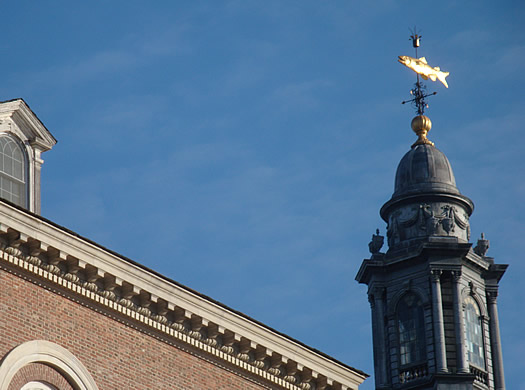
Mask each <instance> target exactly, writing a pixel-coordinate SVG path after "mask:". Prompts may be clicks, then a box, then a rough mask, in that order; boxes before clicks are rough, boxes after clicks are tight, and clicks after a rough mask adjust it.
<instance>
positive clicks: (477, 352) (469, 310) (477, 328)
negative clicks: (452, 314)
mask: <svg viewBox="0 0 525 390" xmlns="http://www.w3.org/2000/svg"><path fill="white" fill-rule="evenodd" d="M464 304H465V310H464V312H463V313H464V320H465V333H466V337H467V355H468V361H469V362H470V363H472V364H474V365H475V366H477V367H480V368H484V367H485V357H484V356H485V354H484V352H483V349H484V348H483V330H482V327H481V313H480V310H479V306H478V304H477V303H476V301H475V300H474V298H472V297H470V296H469V297H467V298H466V299H465V300H464Z"/></svg>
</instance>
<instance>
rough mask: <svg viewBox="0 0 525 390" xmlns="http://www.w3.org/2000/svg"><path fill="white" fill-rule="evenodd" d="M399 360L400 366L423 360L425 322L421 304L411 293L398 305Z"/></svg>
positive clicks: (424, 352) (424, 351)
mask: <svg viewBox="0 0 525 390" xmlns="http://www.w3.org/2000/svg"><path fill="white" fill-rule="evenodd" d="M397 325H398V331H399V358H400V363H401V365H402V366H403V365H407V364H413V363H419V362H421V361H424V360H425V354H426V347H425V322H424V310H423V303H422V301H421V299H419V297H418V296H417V295H415V294H413V293H408V294H406V295H405V296H403V298H402V299H401V301H400V302H399V304H398V307H397Z"/></svg>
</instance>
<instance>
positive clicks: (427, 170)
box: [380, 115, 474, 250]
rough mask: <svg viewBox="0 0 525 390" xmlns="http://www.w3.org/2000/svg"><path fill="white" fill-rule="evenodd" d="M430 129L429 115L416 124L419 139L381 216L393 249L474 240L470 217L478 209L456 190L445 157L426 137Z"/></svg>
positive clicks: (404, 160)
mask: <svg viewBox="0 0 525 390" xmlns="http://www.w3.org/2000/svg"><path fill="white" fill-rule="evenodd" d="M431 126H432V123H431V122H430V119H429V118H428V117H426V116H424V115H418V116H416V117H415V118H414V120H412V130H414V132H415V133H416V134H417V135H418V140H417V141H416V142H415V143H414V144H413V145H412V147H411V149H410V150H409V151H408V152H407V153H406V154H405V155H404V156H403V158H402V159H401V161H400V162H399V165H398V167H397V172H396V178H395V186H394V193H393V195H392V198H391V199H390V200H389V201H388V202H387V203H385V205H384V206H383V207H382V208H381V212H380V213H381V217H382V218H383V219H384V220H385V221H386V222H387V223H388V228H387V237H388V245H389V248H390V250H392V249H399V248H402V247H407V246H410V245H412V244H413V243H415V242H420V241H421V240H427V239H428V238H429V237H434V238H436V237H448V238H451V239H453V240H457V241H458V242H468V240H469V238H470V227H469V217H470V215H471V214H472V211H473V209H474V204H473V203H472V201H471V200H470V199H469V198H467V197H466V196H463V195H462V194H461V193H460V192H459V190H458V188H457V187H456V179H455V178H454V172H453V171H452V167H451V166H450V162H449V161H448V159H447V157H446V156H445V154H444V153H443V152H441V151H440V150H439V149H438V148H436V147H435V146H434V143H433V142H431V141H429V140H428V139H427V138H426V134H427V133H428V131H430V128H431Z"/></svg>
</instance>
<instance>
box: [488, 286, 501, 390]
mask: <svg viewBox="0 0 525 390" xmlns="http://www.w3.org/2000/svg"><path fill="white" fill-rule="evenodd" d="M497 297H498V290H490V291H487V304H488V311H489V321H490V322H489V327H490V343H491V349H492V364H493V370H494V385H495V388H496V390H505V375H504V373H503V354H502V352H501V339H500V334H499V319H498V305H497V302H496V299H497Z"/></svg>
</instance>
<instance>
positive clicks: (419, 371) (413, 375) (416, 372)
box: [399, 363, 428, 383]
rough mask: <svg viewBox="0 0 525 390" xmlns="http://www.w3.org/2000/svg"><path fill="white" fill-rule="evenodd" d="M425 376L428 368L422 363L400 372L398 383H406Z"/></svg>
mask: <svg viewBox="0 0 525 390" xmlns="http://www.w3.org/2000/svg"><path fill="white" fill-rule="evenodd" d="M426 376H428V366H427V364H426V363H423V364H420V365H418V366H412V367H408V368H406V369H402V370H400V372H399V382H401V383H407V382H411V381H414V380H416V379H420V378H424V377H426Z"/></svg>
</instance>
